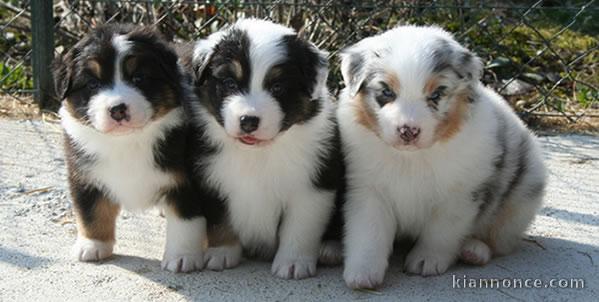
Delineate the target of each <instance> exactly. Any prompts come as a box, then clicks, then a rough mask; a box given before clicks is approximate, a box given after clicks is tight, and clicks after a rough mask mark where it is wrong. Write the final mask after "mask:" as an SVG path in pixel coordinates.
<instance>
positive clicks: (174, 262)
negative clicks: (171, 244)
mask: <svg viewBox="0 0 599 302" xmlns="http://www.w3.org/2000/svg"><path fill="white" fill-rule="evenodd" d="M203 268H204V255H203V253H202V252H196V253H191V254H178V253H172V254H171V253H165V254H164V257H162V269H163V270H167V271H170V272H173V273H188V272H192V271H196V270H202V269H203Z"/></svg>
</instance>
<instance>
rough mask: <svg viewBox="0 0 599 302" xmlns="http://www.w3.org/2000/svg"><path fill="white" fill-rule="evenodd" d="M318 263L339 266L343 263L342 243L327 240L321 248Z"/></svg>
mask: <svg viewBox="0 0 599 302" xmlns="http://www.w3.org/2000/svg"><path fill="white" fill-rule="evenodd" d="M318 262H320V263H322V264H324V265H339V264H341V263H343V246H342V244H341V242H340V241H335V240H327V241H324V242H323V243H322V245H321V246H320V253H319V256H318Z"/></svg>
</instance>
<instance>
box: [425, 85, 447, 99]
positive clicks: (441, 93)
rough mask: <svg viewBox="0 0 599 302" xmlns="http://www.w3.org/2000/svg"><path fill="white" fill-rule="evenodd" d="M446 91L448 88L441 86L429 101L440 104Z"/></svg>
mask: <svg viewBox="0 0 599 302" xmlns="http://www.w3.org/2000/svg"><path fill="white" fill-rule="evenodd" d="M445 89H447V87H445V86H439V88H437V89H436V90H435V91H434V92H433V93H432V94H431V95H430V96H429V97H428V100H429V101H433V102H438V101H439V100H440V99H441V97H442V96H443V93H444V92H445Z"/></svg>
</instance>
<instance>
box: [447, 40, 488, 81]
mask: <svg viewBox="0 0 599 302" xmlns="http://www.w3.org/2000/svg"><path fill="white" fill-rule="evenodd" d="M453 65H454V66H456V68H457V69H458V70H460V72H461V73H462V74H463V76H464V77H465V78H466V80H468V81H478V80H480V78H481V77H482V75H483V63H482V61H481V59H480V58H479V57H478V56H477V55H475V54H474V53H472V52H471V51H469V50H468V49H466V48H464V47H461V46H460V48H459V49H458V50H457V54H456V56H454V62H453Z"/></svg>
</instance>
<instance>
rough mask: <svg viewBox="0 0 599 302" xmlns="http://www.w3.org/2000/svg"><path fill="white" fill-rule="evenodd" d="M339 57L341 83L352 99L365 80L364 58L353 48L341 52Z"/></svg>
mask: <svg viewBox="0 0 599 302" xmlns="http://www.w3.org/2000/svg"><path fill="white" fill-rule="evenodd" d="M340 57H341V75H342V76H343V82H344V83H345V87H347V88H348V89H349V93H350V96H351V97H354V96H355V95H356V94H357V93H358V92H359V91H360V88H361V87H362V84H363V83H364V80H365V79H366V70H365V66H366V64H365V63H366V57H365V55H364V54H363V53H362V52H360V51H357V50H355V49H353V48H349V49H346V50H343V51H342V52H341V54H340Z"/></svg>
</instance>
